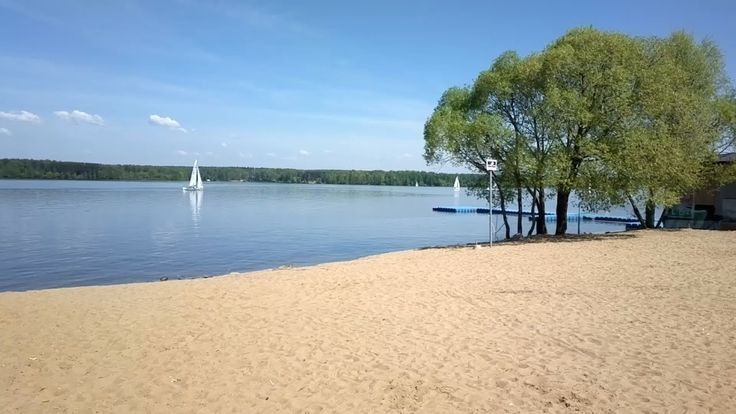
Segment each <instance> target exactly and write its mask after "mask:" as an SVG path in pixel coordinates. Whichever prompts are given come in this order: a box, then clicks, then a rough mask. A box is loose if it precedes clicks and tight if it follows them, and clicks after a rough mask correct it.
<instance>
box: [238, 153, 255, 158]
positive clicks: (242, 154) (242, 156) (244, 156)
mask: <svg viewBox="0 0 736 414" xmlns="http://www.w3.org/2000/svg"><path fill="white" fill-rule="evenodd" d="M238 155H239V156H240V158H253V154H251V153H248V152H239V153H238Z"/></svg>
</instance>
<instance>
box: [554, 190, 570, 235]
mask: <svg viewBox="0 0 736 414" xmlns="http://www.w3.org/2000/svg"><path fill="white" fill-rule="evenodd" d="M569 201H570V190H568V189H562V188H559V187H558V188H557V209H556V210H555V214H556V219H557V227H556V228H555V236H562V235H563V234H565V233H566V232H567V205H568V204H569Z"/></svg>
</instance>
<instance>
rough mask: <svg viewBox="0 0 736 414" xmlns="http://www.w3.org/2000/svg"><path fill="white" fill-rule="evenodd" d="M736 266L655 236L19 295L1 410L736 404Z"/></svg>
mask: <svg viewBox="0 0 736 414" xmlns="http://www.w3.org/2000/svg"><path fill="white" fill-rule="evenodd" d="M575 238H576V237H575ZM575 238H573V239H575ZM510 252H513V253H514V254H509V253H510ZM734 268H736V233H733V232H713V231H711V232H706V231H695V230H680V231H667V232H660V231H637V232H627V233H625V234H614V235H607V236H603V235H592V237H590V239H588V240H579V239H577V240H564V239H563V240H558V242H554V241H553V242H538V241H529V242H526V241H524V242H520V243H516V244H514V243H513V242H510V243H509V244H504V246H498V248H496V247H495V246H494V247H493V248H491V249H488V248H480V249H475V248H473V247H472V246H469V247H465V248H440V249H427V250H410V251H401V252H390V253H384V254H380V255H373V256H367V257H364V258H361V259H357V260H351V261H342V262H332V263H327V264H319V265H314V266H307V267H298V268H288V269H273V270H265V271H259V272H250V273H231V274H228V275H223V277H211V278H197V279H186V280H181V281H179V282H180V283H150V282H148V283H130V284H121V285H105V286H86V287H72V288H58V289H48V290H36V291H26V292H3V293H0V329H2V330H3V332H4V335H2V336H0V388H2V389H3V390H5V392H3V393H0V404H2V406H3V407H5V408H6V409H8V410H9V411H14V410H15V411H20V412H48V411H62V412H64V411H70V412H79V411H95V410H97V411H104V412H109V411H128V412H130V411H133V412H139V411H147V410H148V411H168V412H170V411H196V410H206V411H232V410H235V411H251V412H266V411H268V412H272V411H287V412H293V411H338V412H350V411H375V412H413V411H431V412H478V411H490V412H498V411H518V412H529V411H537V412H538V411H565V410H576V409H577V410H581V411H594V412H601V411H604V412H605V411H646V410H649V411H664V410H666V409H672V408H682V409H689V410H695V411H707V410H714V411H725V410H728V409H729V408H730V407H733V406H734V405H736V381H734V379H733V378H736V349H734V348H733V341H734V339H735V338H736V320H734V319H733V317H732V315H733V312H734V311H735V310H736V308H734V305H733V303H734V300H736V275H734V274H733V269H734ZM224 276H230V277H224ZM168 282H175V280H170V281H168Z"/></svg>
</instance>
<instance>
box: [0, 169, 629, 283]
mask: <svg viewBox="0 0 736 414" xmlns="http://www.w3.org/2000/svg"><path fill="white" fill-rule="evenodd" d="M181 186H182V183H176V182H102V181H21V180H0V241H1V242H2V243H1V244H2V249H0V291H8V290H29V289H43V288H55V287H68V286H83V285H103V284H114V283H128V282H146V281H156V280H159V278H162V277H167V278H169V279H175V278H188V277H199V276H207V275H220V274H225V273H228V272H236V271H237V272H243V271H252V270H259V269H267V268H274V267H279V266H284V265H294V266H301V265H310V264H316V263H322V262H331V261H338V260H346V259H354V258H357V257H362V256H367V255H372V254H376V253H383V252H390V251H396V250H405V249H414V248H420V247H426V246H437V245H452V244H459V243H473V242H485V241H487V239H488V216H487V215H480V214H473V213H470V214H452V213H436V212H433V211H432V207H434V206H439V205H449V206H452V205H474V206H484V201H483V200H478V199H475V198H470V197H468V196H466V195H465V194H464V191H462V192H461V193H460V194H459V195H458V196H455V194H453V191H452V189H451V188H436V187H378V186H339V185H305V184H294V185H290V184H259V183H207V184H206V190H205V191H204V192H194V193H184V192H182V191H181ZM548 211H554V200H550V203H549V207H548ZM573 211H576V207H574V206H573V205H572V204H571V212H573ZM619 214H620V213H619ZM624 214H625V212H624ZM494 219H495V220H494V221H495V222H496V223H497V224H496V228H497V229H499V230H498V232H497V237H498V238H501V237H503V231H502V230H501V227H502V221H501V218H500V216H494ZM510 224H511V226H512V229H515V228H516V225H515V221H514V220H513V219H511V223H510ZM550 224H551V225H552V231H554V223H553V222H552V223H550ZM524 225H525V226H526V227H527V228H528V225H529V222H528V221H526V218H525V222H524ZM568 227H569V231H570V232H576V231H577V224H576V222H570V223H569V224H568ZM620 230H623V226H622V225H620V224H600V223H592V222H583V223H582V231H583V232H606V231H620ZM512 234H513V231H512Z"/></svg>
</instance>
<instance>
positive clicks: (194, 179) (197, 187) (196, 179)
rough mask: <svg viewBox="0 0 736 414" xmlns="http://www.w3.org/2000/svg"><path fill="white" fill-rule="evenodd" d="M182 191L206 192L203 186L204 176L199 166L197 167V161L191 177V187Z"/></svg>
mask: <svg viewBox="0 0 736 414" xmlns="http://www.w3.org/2000/svg"><path fill="white" fill-rule="evenodd" d="M182 190H184V191H201V190H204V186H203V185H202V175H201V174H200V173H199V166H198V165H197V161H196V160H195V161H194V166H193V167H192V175H190V176H189V185H188V186H186V187H183V188H182Z"/></svg>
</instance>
